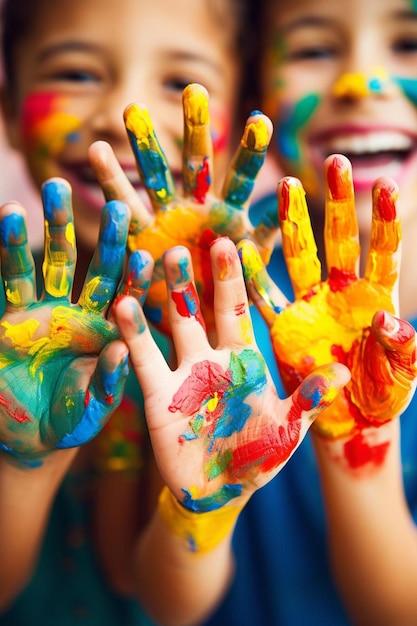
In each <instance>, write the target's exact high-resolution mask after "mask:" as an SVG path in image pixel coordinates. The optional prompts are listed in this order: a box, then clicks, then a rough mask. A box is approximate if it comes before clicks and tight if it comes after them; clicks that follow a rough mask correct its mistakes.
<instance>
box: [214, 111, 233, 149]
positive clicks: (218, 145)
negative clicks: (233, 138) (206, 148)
mask: <svg viewBox="0 0 417 626" xmlns="http://www.w3.org/2000/svg"><path fill="white" fill-rule="evenodd" d="M210 133H211V140H212V143H213V152H214V154H218V153H219V152H225V151H226V150H227V148H228V139H229V136H230V117H229V116H228V115H226V113H224V112H223V111H221V110H220V109H216V108H214V110H212V112H211V120H210Z"/></svg>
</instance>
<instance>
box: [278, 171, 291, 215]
mask: <svg viewBox="0 0 417 626" xmlns="http://www.w3.org/2000/svg"><path fill="white" fill-rule="evenodd" d="M289 206H290V186H289V184H288V181H287V180H285V179H284V180H283V181H282V183H281V202H278V214H279V219H280V220H281V221H284V220H286V219H288V208H289Z"/></svg>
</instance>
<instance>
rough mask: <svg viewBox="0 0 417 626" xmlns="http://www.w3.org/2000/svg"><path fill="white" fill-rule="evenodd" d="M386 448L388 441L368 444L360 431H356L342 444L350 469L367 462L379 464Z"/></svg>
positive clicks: (384, 455) (383, 457)
mask: <svg viewBox="0 0 417 626" xmlns="http://www.w3.org/2000/svg"><path fill="white" fill-rule="evenodd" d="M388 448H389V442H388V441H387V442H385V443H381V444H379V445H375V446H371V445H369V444H368V443H367V442H366V440H365V439H364V437H363V435H362V433H358V434H357V435H355V436H354V437H353V438H352V439H350V440H349V441H347V442H346V443H345V445H344V450H345V457H346V460H347V461H348V463H349V465H350V467H351V468H352V469H357V468H359V467H363V466H364V465H367V464H368V463H372V465H375V466H376V467H379V466H381V465H382V463H383V462H384V460H385V457H386V455H387V451H388Z"/></svg>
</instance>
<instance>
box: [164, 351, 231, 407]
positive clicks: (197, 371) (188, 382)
mask: <svg viewBox="0 0 417 626" xmlns="http://www.w3.org/2000/svg"><path fill="white" fill-rule="evenodd" d="M231 380H232V374H231V372H230V371H229V370H227V371H224V370H223V368H222V367H221V366H220V365H219V364H218V363H214V362H212V361H202V362H201V363H196V364H195V365H193V367H192V369H191V374H190V376H188V377H187V378H186V379H185V381H184V382H183V384H182V385H181V387H180V388H179V389H178V391H177V392H176V393H175V394H174V396H173V398H172V403H171V404H170V405H169V407H168V410H169V411H171V413H175V412H176V411H181V412H182V413H184V415H195V414H196V413H198V412H199V411H200V409H201V406H202V404H203V403H204V402H205V401H206V400H207V399H209V398H212V397H213V396H214V394H215V393H216V392H217V395H218V396H219V398H221V397H222V396H223V394H224V393H225V392H226V391H227V389H228V388H229V386H230V382H231Z"/></svg>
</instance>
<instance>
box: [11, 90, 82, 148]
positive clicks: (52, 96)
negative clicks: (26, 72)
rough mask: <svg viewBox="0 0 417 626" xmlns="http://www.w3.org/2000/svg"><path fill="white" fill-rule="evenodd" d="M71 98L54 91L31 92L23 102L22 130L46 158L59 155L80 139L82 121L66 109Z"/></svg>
mask: <svg viewBox="0 0 417 626" xmlns="http://www.w3.org/2000/svg"><path fill="white" fill-rule="evenodd" d="M68 104H69V99H68V98H65V97H63V96H62V95H58V94H56V93H53V92H46V93H32V94H29V95H28V97H27V98H26V100H25V102H24V103H23V109H22V133H23V136H24V137H25V138H26V140H27V141H29V142H30V143H31V144H33V146H34V147H35V148H36V149H37V151H38V152H39V155H40V156H42V157H47V156H49V155H56V154H59V153H60V152H61V151H62V149H63V148H64V146H65V144H66V143H70V142H71V143H72V142H75V141H78V140H79V131H80V128H81V120H80V118H79V117H78V116H76V115H73V114H71V113H68V112H67V111H66V109H67V107H68Z"/></svg>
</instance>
